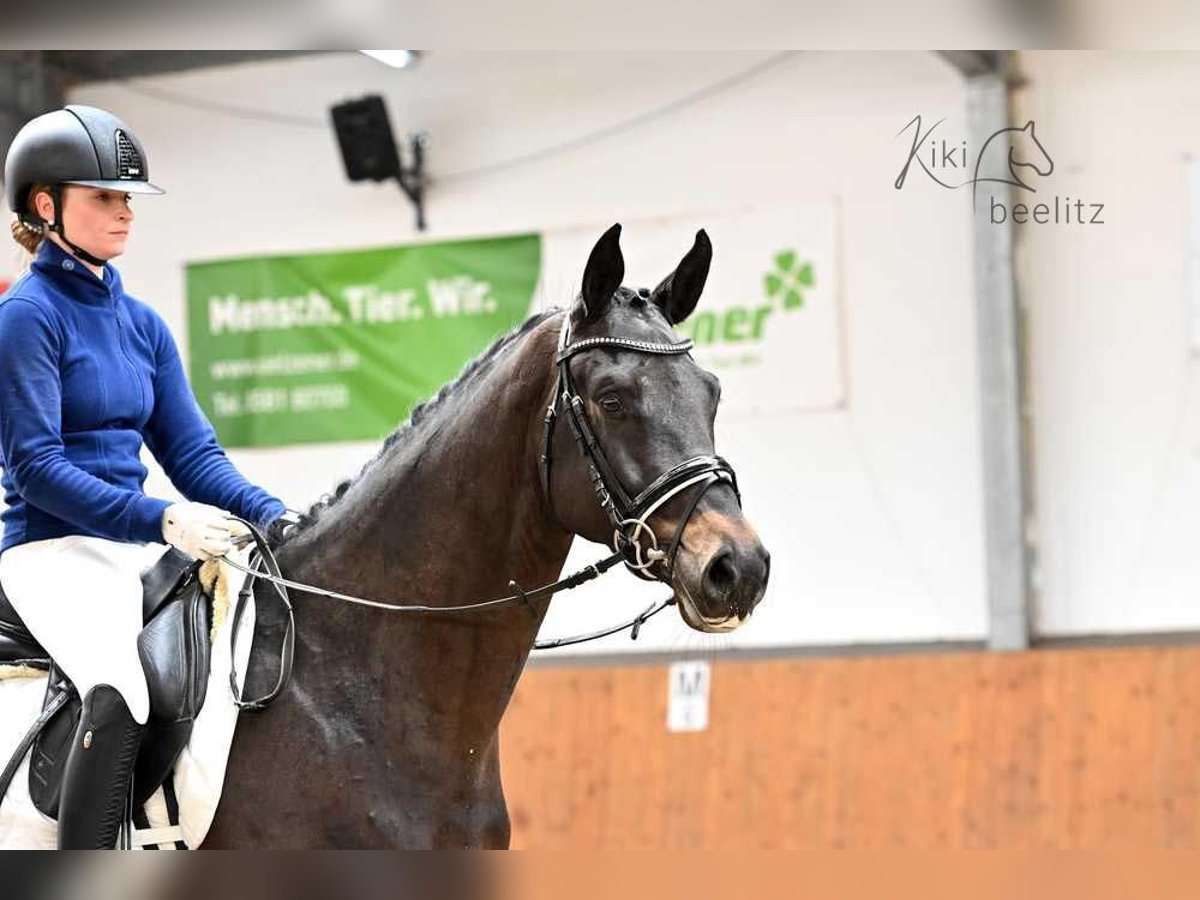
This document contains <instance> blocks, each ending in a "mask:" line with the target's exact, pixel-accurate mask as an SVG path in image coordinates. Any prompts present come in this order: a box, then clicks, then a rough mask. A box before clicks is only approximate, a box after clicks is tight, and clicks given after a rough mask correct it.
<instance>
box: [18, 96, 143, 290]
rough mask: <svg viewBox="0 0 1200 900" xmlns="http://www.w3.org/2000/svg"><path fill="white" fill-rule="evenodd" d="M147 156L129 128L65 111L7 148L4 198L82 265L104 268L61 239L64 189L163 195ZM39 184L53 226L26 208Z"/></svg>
mask: <svg viewBox="0 0 1200 900" xmlns="http://www.w3.org/2000/svg"><path fill="white" fill-rule="evenodd" d="M149 178H150V171H149V167H148V166H147V164H146V151H145V150H143V149H142V142H141V141H139V140H138V137H137V135H136V134H134V133H133V132H132V131H131V130H130V129H129V126H128V125H126V124H125V123H124V122H122V121H121V120H120V119H118V118H117V117H116V116H114V115H113V114H112V113H110V112H105V111H104V110H102V109H96V108H95V107H93V106H67V107H64V108H63V109H58V110H55V111H54V112H49V113H46V114H45V115H41V116H38V117H37V118H36V119H32V120H31V121H29V122H28V123H26V125H25V127H23V128H22V129H21V130H20V131H18V132H17V136H16V137H15V138H13V142H12V145H11V146H10V147H9V148H8V157H7V159H5V161H4V194H5V199H6V200H7V201H8V208H9V209H11V210H12V211H13V212H15V213H16V214H17V216H18V217H20V219H21V221H22V222H25V223H26V224H27V225H30V226H31V227H33V228H38V229H49V230H50V231H56V232H58V234H59V236H60V237H62V239H63V242H64V243H66V245H67V246H68V247H70V248H71V250H72V252H74V254H75V255H76V256H78V257H79V258H80V259H83V260H86V261H87V262H89V263H92V264H93V265H97V266H98V265H103V263H104V260H102V259H97V258H96V257H94V256H92V254H90V253H88V252H87V251H86V250H84V249H83V248H82V247H79V246H76V245H75V244H74V243H72V242H71V240H70V238H68V237H67V236H66V234H64V233H63V227H62V216H61V214H60V210H61V209H62V186H63V185H64V184H79V185H83V186H85V187H95V188H106V189H108V190H113V191H121V192H123V193H127V194H161V193H164V192H163V190H162V188H159V187H156V186H155V185H153V184H151V183H150V181H149ZM35 184H48V185H50V188H51V190H50V197H51V200H52V201H53V203H54V223H53V224H50V223H48V222H45V221H44V220H42V218H41V217H40V216H37V215H36V214H34V213H31V212H30V211H29V208H28V201H29V191H30V189H31V188H32V187H33V186H34V185H35Z"/></svg>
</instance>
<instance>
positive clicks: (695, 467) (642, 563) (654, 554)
mask: <svg viewBox="0 0 1200 900" xmlns="http://www.w3.org/2000/svg"><path fill="white" fill-rule="evenodd" d="M692 346H693V345H692V342H691V341H690V340H684V341H675V342H671V343H655V342H652V341H643V340H636V339H633V338H622V337H594V338H584V339H583V340H579V341H575V342H574V343H572V342H571V314H570V312H566V313H564V314H563V325H562V328H561V329H560V330H559V333H558V351H557V353H556V355H555V363H556V365H557V367H558V377H557V378H556V380H555V383H554V392H553V393H552V394H551V401H550V406H549V407H547V409H546V417H545V419H544V420H543V425H544V431H543V433H542V455H541V476H542V493H543V495H544V496H545V497H546V502H547V503H549V504H550V506H551V510H552V511H553V505H554V500H553V494H552V493H551V491H550V486H551V482H550V463H551V459H552V456H553V453H552V451H553V441H554V426H555V420H556V419H557V417H558V410H559V407H560V406H561V407H562V408H563V409H564V410H565V411H566V418H567V422H568V424H569V425H570V426H571V433H572V434H574V435H575V444H576V446H577V447H578V448H579V452H580V453H581V454H582V455H583V458H584V461H585V462H586V463H587V467H588V475H589V477H590V478H591V482H592V488H593V489H594V490H595V492H596V498H597V499H598V500H599V501H600V506H601V508H602V509H603V510H604V512H605V513H606V514H607V515H608V518H609V521H610V522H611V523H612V526H613V537H612V543H611V546H612V549H613V550H614V551H616V552H619V553H620V554H621V555H622V558H623V561H624V563H625V566H626V567H627V568H628V569H629V570H630V571H631V572H633V573H634V574H635V575H637V576H638V577H639V578H644V579H646V580H647V581H655V580H658V579H656V578H655V577H654V576H653V575H651V574H650V573H649V570H650V569H651V568H652V567H653V566H654V565H655V564H656V563H659V562H662V563H664V566H665V571H664V573H663V575H664V578H663V580H668V581H669V580H670V575H671V572H672V571H673V569H674V566H675V554H676V553H677V552H678V550H679V544H680V541H681V539H682V538H683V530H684V528H686V527H687V523H688V520H689V519H690V518H691V517H692V513H693V512H694V511H695V509H696V506H697V504H698V503H699V502H700V498H701V497H703V496H704V494H705V493H707V491H708V489H709V488H710V487H712V486H713V485H714V484H717V483H719V482H727V483H728V484H729V485H730V486H731V487H732V488H733V493H734V495H735V496H736V497H737V501H738V505H739V506H740V505H741V502H742V495H741V492H740V491H739V490H738V483H737V475H736V474H735V473H734V471H733V467H732V466H731V465H729V463H728V462H726V461H725V460H724V459H722V458H721V457H719V456H693V457H691V458H689V459H685V460H684V461H683V462H681V463H678V464H677V465H675V466H672V467H671V468H670V469H668V470H667V471H665V472H663V473H662V474H661V475H659V476H658V477H657V478H655V479H654V481H652V482H650V484H649V485H647V486H646V487H645V488H644V489H643V490H642V491H641V492H640V493H638V494H634V495H631V494H630V493H629V491H627V490H626V489H625V485H624V484H623V483H622V482H621V478H620V476H618V475H617V473H616V470H615V469H614V468H613V465H612V463H611V462H610V461H609V459H608V456H607V455H606V454H605V452H604V448H603V447H601V446H600V441H599V439H598V438H597V437H596V431H595V429H593V428H592V424H591V422H590V421H589V420H588V416H587V411H586V409H585V408H584V405H583V398H582V397H580V396H579V393H578V391H576V389H575V381H574V379H573V378H572V377H571V358H572V357H574V356H576V355H577V354H579V353H584V352H587V351H588V350H595V349H597V348H617V349H621V350H632V351H634V352H635V353H647V354H653V355H663V356H677V355H679V354H683V353H687V352H689V351H690V350H691V349H692ZM690 487H695V491H694V492H693V494H692V497H691V500H690V501H689V503H688V506H687V510H686V511H685V512H684V515H683V517H682V518H681V519H680V520H679V525H678V526H677V527H676V529H675V535H674V537H673V538H672V539H671V543H670V546H669V548H668V549H667V550H665V551H664V550H661V549H659V546H658V537H657V535H655V533H654V529H653V528H651V527H650V525H649V524H647V520H648V519H649V518H650V516H651V515H653V514H654V513H655V512H656V511H657V510H658V509H659V507H661V506H662V505H663V504H664V503H666V502H667V501H668V500H670V499H671V498H672V497H674V496H675V495H676V494H679V493H681V492H682V491H685V490H687V489H688V488H690ZM643 539H644V540H645V541H646V545H643V543H642V542H643Z"/></svg>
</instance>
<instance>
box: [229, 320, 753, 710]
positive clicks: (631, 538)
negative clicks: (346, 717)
mask: <svg viewBox="0 0 1200 900" xmlns="http://www.w3.org/2000/svg"><path fill="white" fill-rule="evenodd" d="M570 330H571V320H570V313H569V312H567V313H564V318H563V325H562V328H561V329H560V331H559V337H558V349H557V352H556V354H555V363H556V366H557V368H558V374H557V377H556V380H555V383H554V391H553V393H552V394H551V401H550V405H549V407H548V408H547V410H546V416H545V418H544V419H543V425H544V432H543V437H542V454H541V458H540V462H541V467H540V469H541V480H542V491H543V494H544V496H545V497H546V500H547V503H549V504H550V507H551V513H553V502H554V501H553V493H552V491H551V490H550V488H551V471H550V462H551V458H552V442H553V439H554V427H555V421H556V419H557V416H558V415H559V412H558V408H559V406H560V405H561V406H562V407H563V409H564V410H565V411H566V416H567V422H568V423H569V424H570V426H571V432H572V434H573V435H574V437H575V442H576V445H577V446H578V448H579V451H580V453H581V454H582V455H583V457H584V459H585V461H586V462H587V465H588V473H589V477H590V478H591V481H592V487H593V489H594V490H595V492H596V497H597V499H598V500H599V502H600V506H601V508H603V510H604V511H605V513H606V514H607V515H608V518H609V521H610V522H611V524H612V526H613V537H612V548H613V553H612V554H610V555H609V556H606V557H605V558H604V559H601V560H599V561H597V562H594V563H592V564H591V565H588V566H585V567H584V568H582V569H580V570H579V571H577V572H575V573H574V574H572V575H569V576H567V577H566V578H561V579H559V580H558V581H554V582H551V583H549V584H544V585H542V586H541V587H537V588H533V589H532V590H528V591H527V590H525V589H523V588H522V587H521V586H520V585H519V584H517V583H516V582H515V581H509V583H508V584H509V587H510V588H512V589H513V591H514V593H512V594H509V595H507V596H504V597H496V598H494V599H491V600H480V601H477V602H473V603H463V604H459V605H457V606H429V605H425V604H419V603H385V602H383V601H379V600H370V599H366V598H363V597H355V596H352V595H350V594H343V593H340V592H338V591H331V590H327V589H325V588H319V587H315V586H313V585H308V584H302V583H300V582H297V581H292V580H290V579H288V578H284V577H283V573H282V572H281V571H280V569H279V564H278V563H277V562H276V560H275V554H274V552H273V551H272V550H271V547H270V545H269V544H268V542H267V539H266V537H265V536H264V535H263V533H262V532H261V531H260V530H259V529H258V528H257V527H256V526H255V525H253V524H251V523H250V522H247V521H246V520H245V519H241V518H238V517H237V516H231V517H230V518H231V519H233V520H234V521H237V522H240V523H241V524H242V525H244V526H245V527H246V528H247V529H249V532H250V537H249V538H248V539H246V541H245V542H246V543H249V542H250V541H253V543H254V545H255V546H254V549H253V550H251V553H250V558H249V560H248V562H249V565H248V566H243V565H242V564H241V563H238V562H235V561H233V560H231V559H229V558H228V557H223V558H222V561H223V562H224V563H225V564H226V565H229V566H231V567H232V568H234V569H237V570H239V571H241V572H244V573H245V574H246V576H247V577H246V579H245V580H244V582H243V584H242V588H241V590H240V591H239V592H238V602H237V607H236V609H235V611H234V618H233V623H232V627H231V634H230V642H231V648H233V649H236V645H237V637H238V633H239V630H240V627H241V622H242V618H243V616H244V614H245V610H246V606H247V604H248V602H249V599H250V595H251V593H252V591H253V588H254V582H255V581H256V580H258V579H262V580H264V581H267V582H269V583H270V584H271V585H272V587H273V588H274V593H275V596H276V597H277V598H278V599H279V601H280V604H281V606H282V607H283V608H284V610H285V612H286V614H287V624H286V626H285V629H284V636H283V644H282V648H281V652H280V666H279V677H278V679H277V680H276V683H275V686H274V687H273V688H272V689H271V690H270V691H269V692H268V693H267V694H265V695H264V696H262V697H259V698H257V699H253V700H247V699H245V697H244V696H243V695H242V692H241V690H240V688H239V687H238V678H237V670H236V664H235V665H234V666H232V667H231V669H230V673H229V683H230V688H231V690H232V691H233V699H234V703H235V704H236V705H237V706H238V708H239V709H245V710H261V709H265V708H266V707H267V706H268V705H270V704H271V702H272V701H274V700H275V699H276V698H277V697H278V696H279V695H280V694H281V693H282V692H283V689H284V688H285V687H286V686H287V683H288V681H289V680H290V678H291V672H292V663H293V658H294V652H295V640H296V622H295V615H294V613H293V609H292V602H291V597H290V596H289V595H288V588H291V589H292V590H297V591H302V592H304V593H307V594H316V595H318V596H322V597H328V598H330V599H332V600H340V601H342V602H345V603H352V604H356V605H360V606H368V607H372V608H374V609H381V610H386V611H388V612H399V613H410V614H413V615H447V614H458V613H473V612H480V611H484V610H488V609H493V608H497V607H502V606H507V605H510V604H515V603H520V604H522V605H524V606H525V607H526V608H527V609H528V610H529V611H530V613H531V614H532V613H533V607H532V606H531V605H530V601H531V600H535V599H540V598H541V597H543V596H552V595H554V594H556V593H559V592H561V591H568V590H572V589H574V588H577V587H579V586H580V585H581V584H584V583H586V582H588V581H591V580H592V579H594V578H598V577H600V575H602V574H604V573H605V572H607V571H608V570H609V569H611V568H612V567H613V566H615V565H616V564H617V563H618V562H623V563H624V564H625V566H626V568H628V569H629V570H630V571H631V572H633V573H634V574H635V575H637V576H638V577H639V578H643V579H645V580H647V581H663V583H669V578H670V576H671V573H672V571H673V569H674V563H675V554H676V552H677V551H678V549H679V545H680V542H681V540H682V538H683V531H684V528H686V527H687V523H688V520H689V519H691V516H692V513H693V512H694V511H695V509H696V506H697V504H699V502H700V500H701V498H702V497H703V496H704V494H705V493H707V491H708V489H709V488H710V487H712V486H713V485H715V484H718V483H721V482H725V483H727V484H729V485H730V486H731V487H732V488H733V492H734V495H735V496H736V497H737V500H738V503H739V505H740V504H741V499H742V498H741V493H740V491H739V490H738V484H737V475H736V474H735V473H734V471H733V467H732V466H730V465H729V463H728V462H726V461H725V460H724V459H722V458H721V457H719V456H694V457H691V458H690V459H686V460H684V461H683V462H681V463H679V464H678V465H675V466H673V467H671V468H670V469H668V470H667V471H666V472H664V473H663V474H662V475H660V476H659V477H658V478H656V479H655V480H654V481H653V482H651V483H650V485H649V486H647V487H646V488H645V489H644V490H642V491H641V492H640V493H638V494H636V495H634V496H631V495H630V494H629V492H628V491H627V490H626V489H625V487H624V485H623V484H622V483H621V480H620V478H619V477H618V476H617V474H616V471H615V470H614V469H613V466H612V464H611V463H610V462H609V460H608V457H607V456H606V455H605V453H604V450H603V448H602V447H601V446H600V441H599V439H598V438H597V437H596V432H595V430H594V429H593V428H592V425H591V422H590V421H589V420H588V417H587V412H586V410H585V408H584V403H583V399H582V398H581V397H580V396H579V394H578V392H577V391H576V389H575V383H574V380H573V378H572V377H571V369H570V361H571V359H572V357H574V356H575V355H576V354H579V353H582V352H585V351H588V350H593V349H596V348H620V349H622V350H632V351H635V352H638V353H650V354H667V355H677V354H683V353H687V352H689V351H690V350H691V349H692V342H691V341H690V340H684V341H676V342H670V343H655V342H652V341H644V340H637V339H633V338H621V337H594V338H585V339H583V340H580V341H577V342H575V343H574V344H572V343H571V342H570ZM689 488H695V490H694V492H693V494H692V497H691V499H690V500H689V502H688V506H687V508H686V510H685V512H684V515H683V517H682V518H681V519H680V520H679V525H678V527H677V528H676V530H675V534H674V536H673V537H672V539H671V543H670V545H669V547H668V549H666V550H662V549H660V548H659V545H658V538H657V536H656V535H655V533H654V529H653V528H651V527H650V525H649V524H648V523H647V520H648V519H649V518H650V516H651V515H653V514H654V513H655V512H656V511H657V510H658V509H659V508H660V507H661V506H662V505H663V504H665V503H666V502H667V501H668V500H670V499H671V498H672V497H675V496H676V495H678V494H680V493H682V492H683V491H685V490H687V489H689ZM643 540H645V542H646V545H645V546H643ZM243 545H244V544H243ZM659 564H662V565H663V572H662V575H663V577H662V578H656V577H655V576H653V575H651V574H650V573H649V570H650V569H651V568H653V567H654V566H656V565H659ZM674 603H675V598H674V596H671V597H668V598H667V599H665V600H662V601H660V602H658V603H653V604H651V605H650V606H648V607H647V608H646V609H645V610H643V611H642V612H641V613H639V614H638V615H636V616H634V617H633V618H632V619H630V620H629V621H628V622H625V623H623V624H620V625H615V626H612V627H610V628H604V629H600V630H599V631H594V632H588V633H586V634H580V635H574V636H571V637H564V638H554V639H548V640H541V641H535V642H534V644H533V649H535V650H549V649H553V648H555V647H567V646H571V645H573V644H581V643H584V642H585V641H593V640H597V639H599V638H602V637H608V636H609V635H613V634H618V633H619V632H622V631H626V630H628V631H629V632H630V637H631V638H632V639H633V640H637V637H638V632H639V631H640V630H641V627H642V625H643V624H645V622H646V621H648V620H649V619H650V618H652V617H653V616H655V615H657V614H658V613H660V612H662V611H663V610H664V609H666V608H667V607H668V606H671V605H673V604H674ZM235 659H236V656H235Z"/></svg>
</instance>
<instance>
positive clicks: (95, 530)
mask: <svg viewBox="0 0 1200 900" xmlns="http://www.w3.org/2000/svg"><path fill="white" fill-rule="evenodd" d="M143 441H145V443H146V446H147V447H149V448H150V451H151V452H152V453H153V454H154V457H155V459H157V460H158V462H159V463H160V464H161V465H162V467H163V471H164V472H166V474H167V476H168V477H169V478H170V479H171V482H172V483H173V484H174V485H175V487H176V488H178V489H179V492H180V493H181V494H183V496H184V497H186V498H187V499H188V500H191V501H194V502H197V503H208V504H211V505H213V506H217V507H220V508H221V509H226V510H229V511H230V512H232V513H234V514H236V515H239V516H241V517H242V518H244V519H247V520H249V521H251V522H254V523H256V524H266V523H268V522H270V521H272V520H274V519H276V518H278V517H279V516H280V515H281V514H282V513H283V511H284V505H283V503H282V502H281V501H280V500H278V499H276V498H275V497H273V496H271V495H270V494H268V493H267V492H266V491H264V490H262V489H261V488H257V487H255V486H254V485H252V484H250V483H249V482H247V481H246V479H245V478H243V477H242V475H241V473H240V472H238V471H237V469H236V468H234V465H233V463H231V462H230V461H229V458H228V457H227V456H226V455H225V451H224V450H222V449H221V447H220V445H219V444H218V443H217V439H216V434H215V433H214V432H213V428H212V426H211V425H210V424H209V422H208V420H207V419H206V418H205V416H204V413H203V412H201V410H200V407H199V406H198V405H197V404H196V399H195V397H194V396H193V395H192V391H191V388H190V387H189V386H188V383H187V377H186V376H185V375H184V372H183V365H182V364H181V362H180V359H179V351H178V349H177V348H176V346H175V341H174V339H173V338H172V337H171V333H170V331H169V330H168V329H167V326H166V323H164V322H163V320H162V318H161V317H160V316H159V315H158V313H156V312H155V311H154V310H153V309H151V308H150V307H149V306H147V305H146V304H145V303H142V302H141V301H140V300H136V299H134V298H133V297H130V296H129V295H128V294H126V293H125V291H124V289H123V288H122V286H121V276H120V275H119V274H118V273H117V270H116V269H115V268H113V267H112V266H111V265H106V266H105V267H104V278H103V279H100V278H97V277H96V276H95V275H94V274H93V273H92V272H91V271H90V270H89V269H87V267H85V266H84V265H83V263H81V262H79V261H78V260H76V259H75V258H74V257H72V256H70V255H69V254H67V253H65V252H64V251H63V250H62V249H61V248H60V247H59V246H58V245H57V244H55V243H54V242H53V241H49V240H47V241H43V242H42V247H41V250H40V251H39V253H38V256H37V258H36V259H35V260H34V262H33V264H32V266H31V268H30V271H29V273H28V274H26V275H25V276H24V277H22V278H20V279H19V280H18V281H17V282H16V283H15V284H13V285H12V287H11V288H9V290H8V291H7V293H5V294H4V296H3V297H0V453H2V454H3V460H2V461H3V465H4V477H3V479H2V484H3V487H4V500H5V502H6V503H7V504H8V509H7V510H5V511H4V513H3V515H2V516H0V520H2V521H3V523H4V538H3V541H0V553H2V552H3V551H5V550H7V549H8V548H9V547H13V546H16V545H17V544H23V543H26V542H28V541H40V540H45V539H47V538H54V537H62V536H64V535H69V534H84V535H93V536H97V537H104V538H109V539H111V540H117V541H142V542H147V541H161V540H162V539H163V538H162V515H163V511H164V510H166V508H167V507H168V506H170V504H171V501H168V500H160V499H156V498H154V497H147V496H146V494H145V493H144V492H143V490H142V487H143V485H144V484H145V481H146V467H145V466H143V465H142V463H141V460H140V459H139V453H140V451H141V447H142V442H143Z"/></svg>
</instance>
